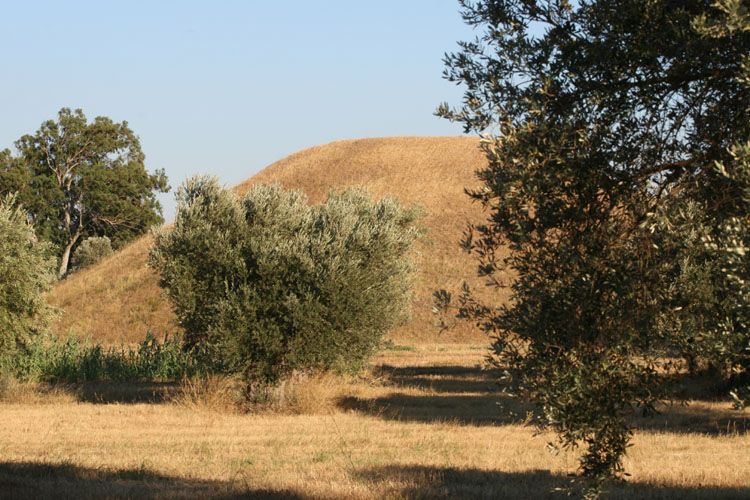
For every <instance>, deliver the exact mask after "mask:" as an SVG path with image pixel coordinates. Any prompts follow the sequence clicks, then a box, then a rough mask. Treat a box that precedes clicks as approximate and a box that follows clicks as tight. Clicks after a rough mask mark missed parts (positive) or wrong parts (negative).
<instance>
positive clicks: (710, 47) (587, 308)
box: [438, 0, 750, 479]
mask: <svg viewBox="0 0 750 500" xmlns="http://www.w3.org/2000/svg"><path fill="white" fill-rule="evenodd" d="M460 3H461V5H462V14H463V18H464V19H465V21H466V22H467V23H468V24H470V25H471V26H473V27H474V28H475V29H477V31H478V32H479V33H480V34H479V36H478V37H477V38H476V39H475V40H474V41H471V42H461V43H460V44H459V45H460V50H459V51H458V52H457V53H454V54H449V55H447V56H446V60H445V63H446V71H445V77H446V78H447V79H448V80H450V81H453V82H456V83H458V84H463V85H464V86H465V89H466V90H465V95H464V99H463V104H462V105H461V106H459V107H458V108H450V107H449V106H447V105H443V106H441V107H440V108H439V110H438V113H439V114H441V115H442V116H444V117H446V118H448V119H451V120H454V121H458V122H462V123H463V124H464V126H465V130H466V131H467V132H469V131H473V132H477V133H480V134H482V135H483V136H484V140H483V146H484V149H485V151H486V154H487V158H488V165H487V167H486V168H485V169H483V170H481V171H480V172H479V177H480V179H481V180H482V181H483V182H484V187H483V189H481V190H478V191H475V192H473V193H471V195H472V196H473V197H474V198H476V199H477V200H479V201H481V202H482V203H484V204H485V206H486V207H487V208H488V209H489V211H490V216H489V219H488V221H487V223H486V224H484V225H480V226H476V227H474V228H473V231H471V232H470V234H469V235H468V237H467V239H466V241H465V242H464V243H465V245H466V247H467V248H468V249H470V250H472V251H474V252H475V253H476V255H477V256H478V258H479V262H480V267H479V269H480V273H481V274H482V275H484V276H487V277H488V279H489V280H490V282H491V283H492V284H494V285H496V286H509V287H510V288H511V290H512V300H511V302H510V303H509V304H504V305H495V304H489V305H488V304H482V303H478V302H476V301H474V300H473V299H472V298H471V296H470V295H468V294H466V295H464V296H463V301H462V307H463V310H462V314H464V315H468V316H470V317H472V318H475V319H476V320H477V321H478V322H479V323H480V324H481V325H482V326H483V327H484V328H485V329H486V330H487V331H488V332H491V333H492V334H494V335H495V336H496V341H495V344H494V353H495V359H496V361H497V363H498V364H500V365H502V366H503V367H505V368H507V369H508V373H510V374H511V375H512V380H513V382H514V383H515V384H516V386H517V388H518V389H519V390H520V391H522V392H523V393H525V394H526V395H527V396H529V397H530V398H531V399H532V400H533V401H535V402H536V403H537V405H538V416H539V418H540V423H541V424H543V425H547V426H551V427H552V428H553V429H554V430H555V431H556V432H557V433H558V436H559V438H560V442H561V444H562V445H563V446H565V447H575V446H577V445H579V444H583V445H585V450H586V451H585V453H584V455H583V457H582V459H581V467H582V471H583V472H584V473H585V475H587V476H590V477H594V478H597V479H604V478H608V477H612V476H618V475H619V474H620V473H621V472H622V461H621V460H622V455H623V453H624V452H625V449H626V446H627V444H628V441H629V437H630V434H631V429H630V426H629V424H628V416H629V415H630V414H631V413H633V412H634V411H635V410H636V409H642V410H644V411H650V410H653V408H654V405H655V403H656V402H657V400H658V399H659V397H660V396H661V395H662V394H664V392H663V391H662V387H661V385H660V377H659V373H660V371H661V369H662V368H664V367H666V368H670V366H671V365H669V366H661V365H662V361H663V360H664V359H668V358H669V356H673V354H674V353H675V352H683V351H684V350H686V349H687V350H691V351H693V353H708V352H713V353H721V352H723V353H724V355H725V356H726V355H727V352H728V351H731V350H734V352H735V353H736V351H737V349H742V348H743V347H742V346H743V345H744V341H741V342H734V340H736V339H737V338H742V336H743V335H744V336H745V337H744V338H747V323H746V322H745V323H743V322H742V321H741V320H739V319H736V318H739V317H740V316H739V314H740V313H739V312H737V311H738V310H741V311H742V312H743V314H746V311H747V306H746V301H747V296H746V295H741V294H739V292H737V291H736V286H735V289H733V288H731V286H733V285H732V283H731V280H728V278H727V276H726V273H724V274H725V276H724V277H721V276H719V274H721V273H714V271H713V270H709V271H708V272H707V273H706V274H705V276H704V278H702V279H703V281H702V282H701V283H702V285H703V286H701V287H695V286H692V287H691V286H690V284H691V282H692V280H691V279H689V277H690V276H697V274H696V273H695V271H696V269H697V268H698V267H697V266H696V263H702V264H711V265H713V264H715V263H717V260H718V259H717V257H716V253H717V252H719V253H721V252H722V251H724V250H727V249H729V250H733V253H732V252H729V251H728V250H727V251H724V254H726V255H729V257H727V259H729V258H730V257H731V259H734V260H732V261H731V262H733V265H734V267H735V268H742V269H744V272H745V273H746V271H747V257H746V256H745V254H744V253H743V252H744V249H743V248H744V247H741V245H740V246H738V245H734V246H731V245H729V244H728V243H726V242H727V241H730V240H731V241H735V242H736V239H734V240H732V239H731V238H729V237H728V236H727V234H730V236H731V234H735V233H728V231H729V229H726V227H727V225H728V224H733V226H731V227H733V228H736V227H737V226H741V227H742V226H746V225H747V222H748V205H747V203H746V202H744V201H742V200H743V199H744V200H747V198H743V197H742V195H743V194H744V195H745V196H746V194H747V192H746V191H745V192H744V193H743V189H745V190H746V187H747V186H746V184H742V182H740V181H739V180H738V179H740V178H742V179H746V178H747V176H745V177H742V176H739V175H735V174H737V172H740V171H744V170H742V168H745V170H746V166H747V163H746V162H744V163H743V162H742V161H741V160H742V155H741V153H742V150H741V149H738V146H737V145H743V144H746V143H747V141H748V140H749V139H750V119H749V118H750V111H749V110H750V88H748V85H747V84H748V82H750V78H748V69H749V68H750V60H749V59H748V55H749V54H750V32H748V29H747V27H748V22H747V7H746V4H745V3H744V2H741V1H740V0H719V1H717V2H715V3H712V2H710V1H708V0H580V1H577V2H571V1H567V0H523V1H517V0H479V1H470V0H461V2H460ZM743 164H744V165H745V167H742V165H743ZM717 165H719V166H721V168H717ZM722 169H724V170H731V171H732V172H733V173H730V174H726V173H724V172H723V171H722ZM743 186H744V187H743ZM690 214H694V216H693V215H690ZM685 229H689V231H684V232H683V231H682V230H685ZM745 234H747V232H746V231H745ZM727 238H729V240H728V239H727ZM706 242H709V244H706ZM712 242H713V243H712ZM717 242H719V243H717ZM722 242H724V243H722ZM712 245H713V246H712ZM501 246H504V247H507V248H509V249H510V253H509V254H507V253H505V252H498V251H497V250H498V249H499V248H500V247H501ZM730 247H731V248H730ZM711 252H713V256H712V253H711ZM698 254H699V255H698ZM506 256H507V257H506ZM743 266H744V267H743ZM714 267H717V266H714ZM718 267H720V266H718ZM504 269H510V270H511V271H512V272H511V273H510V276H513V278H512V280H511V281H510V283H507V282H504V281H502V280H501V279H499V278H498V276H499V271H501V270H504ZM691 273H692V274H691ZM734 275H736V273H735V274H733V276H734ZM739 276H743V274H741V273H740V274H739ZM722 280H723V281H722ZM722 282H725V283H727V284H726V285H722V284H721V283H722ZM735 285H736V283H735ZM733 290H734V291H733ZM700 297H703V298H705V299H706V302H703V303H700V301H699V300H698V299H699V298H700ZM727 298H728V300H729V302H730V303H731V304H734V305H737V304H741V303H742V302H743V301H745V303H744V304H741V306H742V307H740V308H739V309H738V308H733V306H732V305H731V304H727ZM686 306H692V307H691V308H690V315H689V316H687V315H685V314H684V313H682V312H681V311H685V310H687V309H686ZM725 313H726V314H725ZM724 316H726V317H727V318H729V320H728V321H729V322H730V323H731V325H730V327H731V328H730V327H727V328H725V329H723V330H722V332H723V333H721V334H716V335H704V334H706V333H710V332H711V328H712V327H711V326H710V324H711V323H712V322H713V323H716V322H717V321H716V320H718V319H722V320H723V319H724ZM732 318H735V319H732ZM681 320H682V321H683V323H678V322H679V321H681ZM686 321H687V322H686ZM688 323H689V324H688ZM680 325H682V326H686V328H679V327H678V326H680ZM722 335H723V336H722ZM688 336H691V337H690V338H688ZM738 336H739V337H738ZM707 338H710V339H711V341H710V342H707V341H706V339H707ZM727 339H730V340H727ZM732 339H734V340H732ZM709 344H711V345H709ZM696 345H700V346H701V348H699V349H696V348H695V347H694V346H696ZM738 346H739V347H738ZM733 357H735V359H736V356H733Z"/></svg>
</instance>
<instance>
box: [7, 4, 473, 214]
mask: <svg viewBox="0 0 750 500" xmlns="http://www.w3.org/2000/svg"><path fill="white" fill-rule="evenodd" d="M2 21H3V22H2V29H0V55H2V65H3V73H4V74H5V75H6V76H5V77H3V78H2V79H1V80H0V110H2V115H1V116H2V119H0V149H2V148H5V147H11V146H12V143H13V141H15V140H16V139H17V138H18V137H20V136H21V135H23V134H24V133H28V132H33V131H34V130H36V129H37V128H38V126H39V124H40V123H41V122H42V121H43V120H45V119H49V118H53V117H54V116H55V114H56V112H57V110H58V109H59V108H61V107H63V106H67V107H71V108H83V110H84V112H85V113H86V114H87V116H89V118H93V117H94V116H96V115H107V116H110V117H111V118H113V119H115V120H117V121H120V120H127V121H128V122H129V123H130V125H131V128H132V129H133V130H134V131H135V132H136V133H137V134H138V135H139V136H140V138H141V143H142V146H143V149H144V152H145V153H146V165H147V167H148V168H149V169H155V168H164V169H165V170H166V171H167V174H168V176H169V178H170V182H171V184H172V186H173V187H175V186H177V185H178V184H179V183H180V182H182V180H184V179H185V177H187V176H189V175H193V174H197V173H210V174H214V175H217V176H219V178H220V179H221V180H222V181H223V182H225V183H227V184H234V183H237V182H239V181H241V180H243V179H245V178H247V177H249V176H250V175H252V174H253V173H254V172H257V171H258V170H260V169H262V168H263V167H265V166H266V165H268V164H270V163H272V162H273V161H275V160H277V159H279V158H282V157H284V156H286V155H287V154H290V153H293V152H295V151H297V150H299V149H301V148H304V147H308V146H312V145H315V144H320V143H324V142H329V141H332V140H337V139H347V138H356V137H376V136H391V135H457V134H460V133H461V132H462V131H461V128H460V126H459V125H456V124H451V123H448V122H446V121H444V120H441V119H438V118H436V117H434V116H433V115H432V113H433V111H434V109H435V107H436V106H437V105H438V104H439V103H440V102H442V101H448V102H452V103H457V102H458V101H459V100H460V97H461V90H460V89H459V88H456V87H455V86H453V85H451V84H450V83H448V82H446V81H444V80H443V79H442V78H441V72H442V62H441V59H442V56H443V54H444V53H445V52H446V51H452V50H454V49H455V48H456V42H457V41H458V40H463V39H468V38H471V37H472V33H471V31H470V28H468V27H467V26H465V25H464V24H463V22H462V20H461V17H460V15H459V12H458V4H457V2H456V1H455V0H401V1H397V0H378V1H374V2H364V1H351V0H349V1H339V0H330V1H325V0H320V1H317V2H310V1H303V0H296V1H285V2H284V1H265V2H261V1H253V0H247V1H203V2H194V1H132V0H131V1H127V2H114V1H113V2H102V1H96V2H94V1H91V2H84V1H65V2H59V1H54V2H53V1H48V2H41V1H31V0H27V1H23V2H7V3H4V5H3V16H2ZM162 203H163V204H164V205H165V209H166V215H167V216H168V218H169V217H171V215H172V213H173V209H174V203H173V201H172V194H171V193H170V194H169V195H166V196H164V197H163V198H162Z"/></svg>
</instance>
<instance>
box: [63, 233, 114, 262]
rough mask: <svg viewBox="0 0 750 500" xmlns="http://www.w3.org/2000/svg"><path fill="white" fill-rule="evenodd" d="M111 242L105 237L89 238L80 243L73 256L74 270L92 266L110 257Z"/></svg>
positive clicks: (111, 252) (112, 251)
mask: <svg viewBox="0 0 750 500" xmlns="http://www.w3.org/2000/svg"><path fill="white" fill-rule="evenodd" d="M113 253H114V250H113V249H112V240H110V239H109V238H108V237H106V236H91V237H89V238H86V239H85V240H83V241H82V242H81V244H80V245H78V247H77V248H76V251H75V253H74V254H73V259H72V265H73V268H74V269H82V268H84V267H88V266H92V265H94V264H96V263H97V262H99V261H100V260H102V259H105V258H107V257H109V256H110V255H112V254H113Z"/></svg>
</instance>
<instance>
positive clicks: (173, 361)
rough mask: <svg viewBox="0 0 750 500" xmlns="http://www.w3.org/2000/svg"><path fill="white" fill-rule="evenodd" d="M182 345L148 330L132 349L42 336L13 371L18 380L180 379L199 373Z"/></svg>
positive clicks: (131, 380) (124, 380)
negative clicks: (159, 338) (160, 340)
mask: <svg viewBox="0 0 750 500" xmlns="http://www.w3.org/2000/svg"><path fill="white" fill-rule="evenodd" d="M182 346H183V342H182V339H181V338H180V337H171V338H170V337H165V338H164V340H163V341H162V342H159V341H158V340H157V339H156V338H155V337H154V336H153V335H152V334H151V333H149V334H147V335H146V338H145V340H144V341H143V342H141V343H140V344H139V345H138V346H137V347H135V348H132V347H120V348H116V347H108V348H104V347H102V345H101V344H92V343H89V342H87V341H81V340H79V339H78V338H77V337H69V338H67V339H65V340H62V339H59V338H57V337H53V336H46V335H44V336H38V337H36V338H35V339H34V341H33V342H31V343H30V344H29V348H28V351H27V354H26V355H25V356H23V357H20V358H19V359H18V360H17V363H16V366H15V370H14V371H15V375H16V376H17V377H18V378H20V379H22V380H33V381H45V382H88V381H117V382H143V381H171V380H180V379H183V378H186V377H191V376H194V375H197V374H200V373H201V369H200V367H199V365H198V363H197V362H196V361H195V360H194V359H193V357H192V356H191V355H190V354H189V353H188V352H186V351H185V350H183V348H182Z"/></svg>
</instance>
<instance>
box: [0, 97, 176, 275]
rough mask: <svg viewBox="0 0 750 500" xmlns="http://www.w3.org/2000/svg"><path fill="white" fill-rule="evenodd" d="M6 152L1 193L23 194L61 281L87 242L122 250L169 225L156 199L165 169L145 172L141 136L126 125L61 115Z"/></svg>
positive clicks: (1, 156) (0, 158)
mask: <svg viewBox="0 0 750 500" xmlns="http://www.w3.org/2000/svg"><path fill="white" fill-rule="evenodd" d="M15 147H16V149H17V151H18V154H17V155H16V156H14V155H12V154H11V152H10V151H8V150H6V151H3V152H1V153H0V193H11V192H17V193H18V197H19V200H20V202H21V203H22V204H23V206H24V208H25V209H26V210H27V211H28V214H29V218H30V220H31V222H32V223H33V225H34V227H35V229H36V231H37V234H38V235H39V236H40V237H41V238H45V239H47V240H49V241H51V242H52V243H53V244H54V245H55V246H56V247H57V248H58V255H59V257H60V266H59V275H60V276H64V275H65V274H66V273H67V271H68V269H69V266H70V256H71V252H72V251H73V250H74V249H75V247H76V245H78V243H79V242H80V241H82V240H83V239H84V238H86V237H87V236H107V237H109V238H110V239H111V240H112V243H113V245H114V246H115V248H116V247H118V246H120V245H122V244H123V243H124V242H126V241H128V240H130V239H132V238H134V237H135V236H138V235H140V234H143V233H145V232H146V231H147V230H148V229H149V228H150V227H151V226H153V225H154V224H158V223H161V222H162V221H163V219H162V217H161V206H160V204H159V202H158V201H157V200H156V193H158V192H166V191H167V190H168V189H169V187H168V185H167V178H166V175H165V174H164V171H163V170H157V171H156V172H155V173H153V174H149V173H148V172H147V171H146V168H145V165H144V160H145V156H144V154H143V152H142V151H141V145H140V141H139V140H138V137H137V136H136V135H135V134H134V133H133V131H132V130H131V129H130V127H129V126H128V123H127V122H122V123H116V122H113V121H112V120H111V119H110V118H107V117H102V116H98V117H96V118H95V119H94V120H93V121H91V122H89V121H88V120H87V119H86V116H85V115H84V114H83V112H82V111H81V110H80V109H79V110H75V111H71V110H70V109H68V108H63V109H61V110H60V112H59V113H58V116H57V120H48V121H45V122H44V123H42V125H41V126H40V128H39V130H37V131H36V132H35V133H34V134H27V135H24V136H23V137H21V138H20V139H19V140H18V141H16V143H15Z"/></svg>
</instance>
